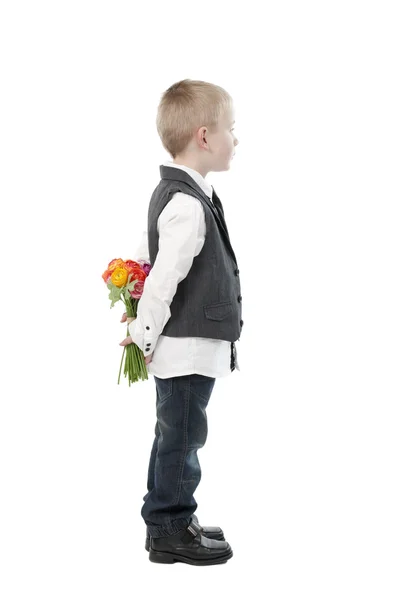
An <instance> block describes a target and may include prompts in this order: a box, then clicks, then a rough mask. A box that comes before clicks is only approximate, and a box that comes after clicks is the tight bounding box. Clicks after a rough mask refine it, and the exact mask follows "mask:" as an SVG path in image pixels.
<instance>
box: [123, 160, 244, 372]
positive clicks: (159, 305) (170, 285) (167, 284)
mask: <svg viewBox="0 0 399 600" xmlns="http://www.w3.org/2000/svg"><path fill="white" fill-rule="evenodd" d="M164 166H167V167H174V168H178V169H183V170H184V171H186V172H187V173H188V174H189V175H190V176H191V177H192V178H193V179H194V181H195V182H196V183H197V184H198V185H199V186H200V188H201V189H202V190H203V191H204V192H205V194H206V195H207V196H208V198H210V199H212V191H213V190H212V186H211V185H210V184H209V183H208V182H207V181H205V179H204V177H202V175H201V174H200V173H198V171H195V170H194V169H191V168H190V167H186V166H183V165H177V164H175V163H174V162H172V161H166V162H165V163H164ZM157 230H158V234H159V249H158V254H157V257H156V260H155V263H154V265H152V269H151V271H150V273H149V275H148V277H147V279H146V280H145V285H144V290H143V294H142V296H141V298H140V300H139V303H138V306H137V318H136V319H135V320H134V321H132V322H131V323H130V325H129V333H130V335H131V337H132V339H133V341H134V343H135V344H137V346H138V347H139V348H140V349H141V350H142V351H143V352H144V356H147V355H149V354H151V352H153V355H152V361H151V362H150V363H149V364H148V365H147V370H148V373H150V374H152V375H155V376H156V377H159V378H161V379H165V378H167V377H177V376H181V375H189V374H191V373H198V374H200V375H207V376H208V377H225V376H226V375H230V373H231V372H232V371H231V370H230V357H231V343H230V342H229V341H227V340H217V339H211V338H205V337H169V336H166V335H162V333H161V332H162V330H163V328H164V327H165V325H166V323H167V322H168V320H169V318H170V315H171V312H170V308H169V307H170V304H171V302H172V300H173V297H174V295H175V293H176V290H177V286H178V284H179V282H180V281H182V280H183V279H184V278H185V277H186V276H187V274H188V272H189V271H190V268H191V266H192V263H193V260H194V257H195V256H197V255H198V254H199V253H200V251H201V248H202V246H203V245H204V242H205V235H206V224H205V212H204V208H203V206H202V204H201V202H200V201H199V200H198V199H197V198H194V196H190V195H188V194H184V193H182V192H176V193H175V194H174V195H173V196H172V198H171V200H170V201H169V202H168V204H167V205H166V206H165V208H164V209H163V211H162V212H161V214H160V215H159V217H158V223H157ZM140 259H143V260H146V261H148V262H150V257H149V250H148V237H147V231H144V232H143V238H142V240H141V243H140V245H139V247H138V248H137V250H136V253H135V254H134V256H133V260H140ZM146 326H149V329H147V328H146ZM148 342H150V343H151V348H150V350H144V347H145V345H146V343H148ZM235 367H236V369H238V370H239V367H238V362H237V360H236V363H235Z"/></svg>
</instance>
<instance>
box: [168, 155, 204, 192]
mask: <svg viewBox="0 0 399 600" xmlns="http://www.w3.org/2000/svg"><path fill="white" fill-rule="evenodd" d="M163 165H164V166H165V167H175V168H176V169H182V170H183V171H186V173H188V174H189V175H190V176H191V177H192V178H193V179H194V181H195V183H197V184H198V185H199V186H200V188H201V189H202V191H203V192H204V194H205V195H206V196H208V198H210V199H211V200H212V192H213V188H212V186H211V184H210V183H208V182H207V181H205V178H204V177H202V175H201V174H200V173H198V171H195V169H191V167H186V165H177V164H176V163H174V162H173V161H171V160H167V161H165V162H164V163H163Z"/></svg>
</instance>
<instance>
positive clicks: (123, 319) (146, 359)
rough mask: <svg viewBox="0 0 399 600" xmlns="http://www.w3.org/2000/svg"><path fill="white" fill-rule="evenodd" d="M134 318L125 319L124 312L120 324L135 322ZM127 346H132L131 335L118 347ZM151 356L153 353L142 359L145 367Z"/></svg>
mask: <svg viewBox="0 0 399 600" xmlns="http://www.w3.org/2000/svg"><path fill="white" fill-rule="evenodd" d="M135 318H136V317H127V316H126V313H125V312H124V313H123V315H122V318H121V323H125V322H126V321H127V322H128V323H131V322H132V321H134V320H135ZM128 344H134V342H133V340H132V336H131V335H128V336H127V338H125V339H124V340H123V341H122V342H121V343H120V344H119V345H120V346H127V345H128ZM153 354H154V353H153V352H151V354H149V355H148V356H145V357H144V361H145V364H146V365H148V363H150V362H151V361H152V355H153Z"/></svg>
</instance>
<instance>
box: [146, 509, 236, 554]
mask: <svg viewBox="0 0 399 600" xmlns="http://www.w3.org/2000/svg"><path fill="white" fill-rule="evenodd" d="M232 556H233V551H232V549H231V546H230V544H228V542H226V541H221V540H213V539H210V538H207V537H205V536H204V535H202V533H201V526H200V525H198V523H196V522H195V521H194V520H193V519H191V521H190V524H189V525H188V527H187V528H186V529H182V530H181V531H179V532H178V533H176V534H175V535H168V536H167V537H160V538H153V537H151V539H150V554H149V559H150V561H151V562H156V563H164V564H173V563H175V562H184V563H188V564H189V565H218V564H223V563H226V562H227V561H228V560H229V559H230V558H231V557H232Z"/></svg>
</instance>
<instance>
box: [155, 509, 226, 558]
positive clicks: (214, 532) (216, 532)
mask: <svg viewBox="0 0 399 600" xmlns="http://www.w3.org/2000/svg"><path fill="white" fill-rule="evenodd" d="M191 518H192V519H193V521H194V522H195V523H197V525H198V527H200V528H201V533H202V535H204V536H205V537H207V538H210V539H211V540H220V541H224V533H223V531H222V530H221V529H220V527H202V526H201V525H200V524H199V523H198V518H197V517H196V515H192V516H191ZM145 549H146V550H147V552H149V550H150V534H149V533H148V527H147V537H146V538H145Z"/></svg>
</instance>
